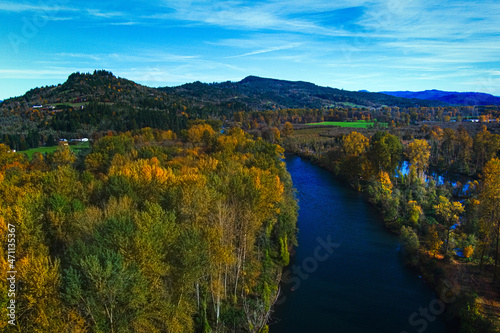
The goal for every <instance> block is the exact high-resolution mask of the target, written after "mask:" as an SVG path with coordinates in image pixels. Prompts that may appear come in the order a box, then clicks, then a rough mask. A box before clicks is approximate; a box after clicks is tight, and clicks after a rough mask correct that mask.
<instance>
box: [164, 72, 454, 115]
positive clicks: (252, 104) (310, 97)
mask: <svg viewBox="0 0 500 333" xmlns="http://www.w3.org/2000/svg"><path fill="white" fill-rule="evenodd" d="M159 90H160V91H164V92H171V93H175V94H177V95H179V96H182V97H185V98H187V99H189V100H191V101H193V103H197V104H202V103H206V102H212V103H226V104H237V105H240V106H241V108H242V109H247V110H268V109H281V108H312V109H317V108H330V107H355V106H356V107H381V106H384V105H385V106H399V107H416V106H443V105H446V104H447V103H443V102H438V101H427V100H426V101H423V100H421V99H407V98H399V97H394V96H388V95H386V94H380V93H370V92H355V91H348V90H341V89H335V88H330V87H321V86H317V85H315V84H313V83H309V82H303V81H285V80H276V79H268V78H261V77H257V76H248V77H246V78H245V79H243V80H241V81H239V82H230V81H227V82H222V83H214V84H205V83H201V82H194V83H189V84H185V85H182V86H179V87H172V88H170V87H165V88H159Z"/></svg>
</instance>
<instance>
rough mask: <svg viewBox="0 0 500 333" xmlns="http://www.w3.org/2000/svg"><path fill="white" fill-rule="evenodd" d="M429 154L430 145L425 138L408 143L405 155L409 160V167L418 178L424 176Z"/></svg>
mask: <svg viewBox="0 0 500 333" xmlns="http://www.w3.org/2000/svg"><path fill="white" fill-rule="evenodd" d="M430 155H431V147H430V146H429V144H428V143H427V141H426V140H415V141H413V142H411V143H410V144H408V147H407V149H406V156H407V157H408V159H409V160H410V168H414V169H415V170H416V172H417V174H418V176H419V177H420V178H423V177H424V173H425V171H426V170H427V167H428V166H429V157H430Z"/></svg>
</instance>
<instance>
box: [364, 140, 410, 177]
mask: <svg viewBox="0 0 500 333" xmlns="http://www.w3.org/2000/svg"><path fill="white" fill-rule="evenodd" d="M402 152H403V146H402V145H401V142H400V141H399V139H398V137H397V136H395V135H392V134H389V133H387V132H380V131H379V132H377V133H375V135H373V136H372V138H371V139H370V160H372V161H373V162H374V164H375V167H376V168H377V169H379V170H383V171H385V172H387V173H389V174H393V173H394V170H396V167H397V166H398V164H399V161H400V159H401V154H402Z"/></svg>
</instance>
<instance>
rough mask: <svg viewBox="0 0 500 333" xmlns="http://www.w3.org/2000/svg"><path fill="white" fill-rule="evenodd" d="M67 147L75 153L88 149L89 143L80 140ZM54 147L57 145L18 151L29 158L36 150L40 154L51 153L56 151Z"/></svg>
mask: <svg viewBox="0 0 500 333" xmlns="http://www.w3.org/2000/svg"><path fill="white" fill-rule="evenodd" d="M69 147H70V148H71V150H73V151H74V152H75V153H78V151H80V150H83V149H89V148H90V144H89V143H88V142H82V143H80V144H77V145H70V146H69ZM56 149H57V146H52V147H38V148H33V149H28V150H24V151H20V153H24V154H26V155H28V158H29V159H30V160H31V158H32V157H33V154H34V153H36V152H39V153H42V154H45V153H52V152H54V151H56Z"/></svg>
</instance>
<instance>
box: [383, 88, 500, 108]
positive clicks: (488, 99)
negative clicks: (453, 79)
mask: <svg viewBox="0 0 500 333" xmlns="http://www.w3.org/2000/svg"><path fill="white" fill-rule="evenodd" d="M381 93H383V94H387V95H391V96H396V97H403V98H417V99H426V100H429V99H430V100H437V101H442V102H445V103H448V104H451V105H471V106H472V105H500V97H496V96H493V95H490V94H485V93H478V92H451V91H441V90H425V91H415V92H414V91H382V92H381Z"/></svg>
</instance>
